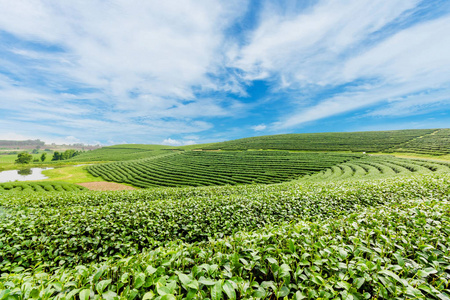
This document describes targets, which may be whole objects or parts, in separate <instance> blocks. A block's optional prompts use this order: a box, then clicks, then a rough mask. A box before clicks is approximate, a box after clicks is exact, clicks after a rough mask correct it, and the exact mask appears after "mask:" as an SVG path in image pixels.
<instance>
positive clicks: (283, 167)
mask: <svg viewBox="0 0 450 300" xmlns="http://www.w3.org/2000/svg"><path fill="white" fill-rule="evenodd" d="M359 157H361V155H357V154H348V153H347V154H345V153H343V154H338V153H336V154H333V153H299V152H295V153H290V152H287V151H244V152H242V151H221V152H207V151H186V152H183V153H181V154H175V155H166V156H163V157H157V158H152V159H146V160H135V161H126V162H117V163H109V164H99V165H92V166H89V167H88V171H89V172H90V173H91V174H93V175H94V176H101V177H102V178H103V179H105V180H107V181H115V182H123V183H129V184H132V185H135V186H138V187H143V188H146V187H153V186H205V185H206V186H207V185H227V184H231V185H234V184H248V183H265V184H268V183H278V182H283V181H288V180H292V179H297V178H299V177H300V176H302V175H307V174H312V173H314V172H317V171H320V170H322V169H324V168H328V167H331V166H333V165H336V164H338V163H341V162H345V161H348V160H351V159H355V158H359Z"/></svg>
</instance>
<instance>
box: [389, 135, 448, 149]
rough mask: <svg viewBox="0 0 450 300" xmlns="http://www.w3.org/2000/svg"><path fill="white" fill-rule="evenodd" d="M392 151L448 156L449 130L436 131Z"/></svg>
mask: <svg viewBox="0 0 450 300" xmlns="http://www.w3.org/2000/svg"><path fill="white" fill-rule="evenodd" d="M392 151H396V152H413V153H422V154H433V155H442V154H450V129H438V130H436V131H434V132H433V133H431V134H428V135H424V136H422V137H419V138H415V139H412V140H411V141H408V142H406V143H404V144H401V145H399V146H397V147H395V148H393V149H392Z"/></svg>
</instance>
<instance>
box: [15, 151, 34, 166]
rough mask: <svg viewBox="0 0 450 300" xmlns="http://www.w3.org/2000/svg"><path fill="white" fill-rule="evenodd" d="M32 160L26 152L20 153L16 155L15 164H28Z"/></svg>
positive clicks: (31, 156)
mask: <svg viewBox="0 0 450 300" xmlns="http://www.w3.org/2000/svg"><path fill="white" fill-rule="evenodd" d="M32 160H33V155H31V154H29V153H28V152H21V153H19V154H17V159H16V161H15V162H16V164H29V163H30V162H31V161H32Z"/></svg>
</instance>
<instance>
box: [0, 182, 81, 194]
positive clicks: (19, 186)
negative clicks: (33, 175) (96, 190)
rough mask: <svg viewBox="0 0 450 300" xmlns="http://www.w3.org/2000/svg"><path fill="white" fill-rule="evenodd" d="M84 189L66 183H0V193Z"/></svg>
mask: <svg viewBox="0 0 450 300" xmlns="http://www.w3.org/2000/svg"><path fill="white" fill-rule="evenodd" d="M83 190H87V189H86V188H84V187H82V186H79V185H76V184H72V183H67V182H54V181H42V182H17V181H14V182H6V183H0V193H2V192H6V191H7V192H44V191H47V192H51V191H60V192H62V191H83Z"/></svg>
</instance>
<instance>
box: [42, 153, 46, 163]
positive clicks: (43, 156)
mask: <svg viewBox="0 0 450 300" xmlns="http://www.w3.org/2000/svg"><path fill="white" fill-rule="evenodd" d="M46 158H47V153H42V155H41V161H42V162H44V161H45V159H46Z"/></svg>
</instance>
